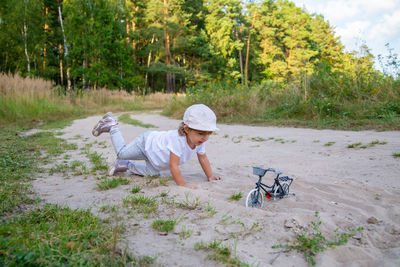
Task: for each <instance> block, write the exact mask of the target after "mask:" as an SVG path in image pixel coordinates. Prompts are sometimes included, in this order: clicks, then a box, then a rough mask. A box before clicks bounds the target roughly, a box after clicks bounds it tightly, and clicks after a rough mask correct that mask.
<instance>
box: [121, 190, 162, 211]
mask: <svg viewBox="0 0 400 267" xmlns="http://www.w3.org/2000/svg"><path fill="white" fill-rule="evenodd" d="M122 202H123V203H124V206H125V207H127V208H132V209H133V210H134V211H135V212H137V213H142V214H144V215H145V216H149V215H150V214H151V213H154V212H155V211H156V210H157V208H158V203H157V200H156V198H154V197H148V196H145V195H135V196H127V197H125V198H123V199H122Z"/></svg>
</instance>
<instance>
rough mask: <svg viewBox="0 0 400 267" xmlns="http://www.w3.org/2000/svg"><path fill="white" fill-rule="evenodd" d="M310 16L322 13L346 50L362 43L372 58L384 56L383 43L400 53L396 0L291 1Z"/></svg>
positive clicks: (398, 3) (399, 9)
mask: <svg viewBox="0 0 400 267" xmlns="http://www.w3.org/2000/svg"><path fill="white" fill-rule="evenodd" d="M292 1H293V2H294V3H296V5H297V6H300V7H303V6H305V7H306V10H307V11H308V12H310V13H314V12H315V13H318V14H322V15H323V16H324V17H325V19H326V20H328V21H329V23H330V25H331V26H333V27H335V28H336V29H335V31H336V35H337V36H341V42H342V44H344V45H345V47H346V50H347V51H352V50H358V48H359V46H360V45H361V44H363V43H365V44H366V45H367V46H368V47H369V48H371V50H372V53H373V54H374V55H378V54H386V47H385V44H386V43H390V47H392V48H394V52H395V53H398V54H400V0H326V1H322V0H292Z"/></svg>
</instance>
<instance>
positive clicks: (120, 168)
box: [108, 159, 129, 176]
mask: <svg viewBox="0 0 400 267" xmlns="http://www.w3.org/2000/svg"><path fill="white" fill-rule="evenodd" d="M128 164H129V160H125V159H119V160H117V161H116V162H115V164H114V166H113V167H111V169H110V171H109V172H108V174H109V175H110V176H113V175H115V174H116V173H118V172H126V171H127V170H128Z"/></svg>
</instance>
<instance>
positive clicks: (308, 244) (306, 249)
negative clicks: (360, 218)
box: [273, 211, 364, 265]
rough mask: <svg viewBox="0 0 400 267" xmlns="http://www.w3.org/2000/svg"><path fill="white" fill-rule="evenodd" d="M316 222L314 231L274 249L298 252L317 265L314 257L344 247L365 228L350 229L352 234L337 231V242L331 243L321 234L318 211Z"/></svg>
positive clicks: (312, 223)
mask: <svg viewBox="0 0 400 267" xmlns="http://www.w3.org/2000/svg"><path fill="white" fill-rule="evenodd" d="M315 217H316V221H312V222H311V225H312V229H310V230H308V231H304V232H303V233H300V234H297V235H296V240H295V241H294V242H293V243H292V244H286V245H277V246H273V248H285V249H287V251H291V250H296V251H298V252H300V253H303V254H304V256H305V257H306V260H307V261H308V262H309V263H310V264H311V265H315V260H314V257H315V256H316V255H317V254H318V253H319V252H323V251H324V250H325V249H326V248H331V247H335V246H340V245H344V244H346V243H347V242H348V241H349V238H350V237H352V236H354V234H355V232H356V231H362V230H363V229H364V228H363V227H359V228H357V229H349V231H350V233H339V230H338V229H336V230H335V240H334V241H329V240H328V239H327V238H326V237H325V236H324V235H323V234H322V232H321V230H320V226H321V224H322V222H321V220H320V217H319V213H318V211H316V212H315Z"/></svg>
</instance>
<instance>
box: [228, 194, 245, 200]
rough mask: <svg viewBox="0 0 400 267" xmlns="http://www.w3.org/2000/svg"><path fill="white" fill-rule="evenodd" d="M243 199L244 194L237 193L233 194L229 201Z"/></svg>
mask: <svg viewBox="0 0 400 267" xmlns="http://www.w3.org/2000/svg"><path fill="white" fill-rule="evenodd" d="M241 198H242V192H237V193H232V194H231V196H230V197H229V200H235V201H238V200H240V199H241Z"/></svg>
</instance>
